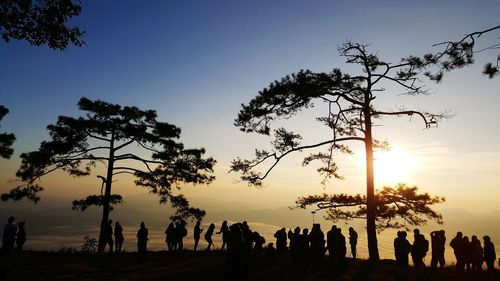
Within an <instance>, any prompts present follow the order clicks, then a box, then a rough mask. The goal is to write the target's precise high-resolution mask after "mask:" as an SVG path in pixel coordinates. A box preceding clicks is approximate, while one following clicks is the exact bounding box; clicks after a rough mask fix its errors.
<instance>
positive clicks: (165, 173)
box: [17, 98, 215, 253]
mask: <svg viewBox="0 0 500 281" xmlns="http://www.w3.org/2000/svg"><path fill="white" fill-rule="evenodd" d="M78 106H79V108H80V110H82V111H84V112H85V115H84V116H83V117H78V118H73V117H67V116H59V118H58V121H57V123H56V124H54V125H49V126H48V127H47V129H48V130H49V134H50V137H51V140H50V141H43V142H42V143H41V145H40V148H39V149H38V150H37V151H33V152H29V153H23V154H21V159H22V164H21V167H20V168H19V170H18V172H17V176H18V177H19V178H20V179H21V180H23V181H24V182H25V184H26V186H32V185H33V184H34V183H35V181H37V180H38V179H40V178H41V177H43V176H45V175H47V174H49V173H51V172H53V171H55V170H63V171H65V172H67V173H69V174H70V175H72V176H76V177H79V176H86V175H89V174H90V173H91V170H92V168H94V167H95V166H96V165H97V164H103V165H104V166H105V168H106V176H105V177H102V176H101V177H102V178H103V180H104V181H105V184H104V193H103V194H102V195H96V196H94V197H91V198H90V199H89V198H87V199H86V200H83V202H80V201H76V203H74V207H75V208H77V209H85V208H86V207H88V206H89V205H102V220H101V234H100V236H99V247H98V252H99V253H102V252H103V250H104V246H105V244H104V237H103V228H102V227H103V226H104V224H105V223H106V222H107V221H108V218H109V211H110V208H111V203H113V202H114V203H117V202H116V201H114V199H116V197H114V195H112V194H111V187H112V183H113V179H114V177H115V176H118V175H123V174H128V175H132V176H134V177H135V183H136V184H137V185H139V186H143V187H146V188H148V189H149V191H150V192H152V193H155V194H158V195H159V196H160V203H163V204H164V203H167V202H170V203H171V205H172V207H174V208H176V209H177V213H176V216H182V217H188V216H194V217H195V218H200V217H202V216H203V215H204V214H205V212H204V211H202V210H199V209H196V208H190V207H189V203H188V201H187V200H186V199H185V198H184V197H183V196H182V195H173V194H172V187H177V188H180V184H181V183H193V184H209V183H211V182H212V181H213V180H214V179H215V177H214V176H213V175H212V173H213V166H214V164H215V160H214V159H213V158H203V155H204V154H205V150H204V149H186V148H184V145H183V144H182V143H180V142H178V141H176V140H177V139H178V138H179V136H180V133H181V130H180V129H179V128H178V127H176V126H174V125H171V124H169V123H165V122H159V121H157V120H156V118H157V115H156V112H155V111H154V110H140V109H139V108H137V107H133V106H125V107H122V106H120V105H117V104H111V103H107V102H104V101H100V100H97V101H91V100H89V99H87V98H81V99H80V101H79V102H78ZM148 155H149V156H148ZM113 198H114V199H113ZM120 199H121V198H120Z"/></svg>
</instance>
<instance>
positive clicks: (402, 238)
mask: <svg viewBox="0 0 500 281" xmlns="http://www.w3.org/2000/svg"><path fill="white" fill-rule="evenodd" d="M406 236H407V234H406V231H398V237H397V238H396V239H394V255H395V256H396V264H397V265H398V266H399V267H402V268H406V267H408V254H409V253H410V251H411V248H412V246H411V244H410V241H408V239H406Z"/></svg>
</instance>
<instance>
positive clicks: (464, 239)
mask: <svg viewBox="0 0 500 281" xmlns="http://www.w3.org/2000/svg"><path fill="white" fill-rule="evenodd" d="M24 225H25V222H24V221H21V222H19V223H17V224H16V223H15V218H14V217H12V216H11V217H9V218H8V221H7V224H6V225H5V227H4V230H3V240H2V249H1V253H0V256H3V255H8V256H10V255H12V253H13V252H14V249H17V250H18V251H19V252H20V251H22V250H23V245H24V243H25V242H26V231H25V229H24ZM186 225H187V223H186V221H184V220H180V221H178V222H171V223H170V224H169V225H168V227H167V229H166V230H165V242H166V244H167V249H168V251H176V252H182V251H183V249H184V246H183V239H184V238H185V237H186V236H187V234H188V231H187V228H186ZM203 232H204V229H202V228H201V220H198V221H197V222H196V225H195V226H194V230H193V238H194V251H196V250H197V248H198V245H199V241H200V238H201V235H202V233H203ZM214 232H215V224H214V223H211V224H210V226H209V227H208V229H207V230H206V231H205V232H204V238H205V241H206V242H207V248H206V250H211V249H212V247H213V246H214V243H213V239H212V236H213V234H214ZM215 233H216V234H222V246H221V247H220V249H221V250H224V249H225V248H226V247H227V264H228V267H229V269H230V270H236V271H238V272H241V271H242V270H243V271H244V269H245V263H246V260H247V259H248V258H249V257H251V256H260V255H261V254H262V252H263V250H265V251H266V253H268V254H270V255H273V256H282V255H285V254H290V257H291V263H292V266H294V267H302V268H303V269H304V270H305V271H306V272H310V271H312V272H315V271H319V270H321V269H322V268H323V267H324V266H325V265H328V267H329V268H331V269H333V270H334V271H337V272H345V271H346V270H347V261H346V255H347V247H346V238H345V236H344V235H343V234H342V230H341V229H340V228H338V227H336V226H335V225H334V226H332V227H331V229H330V230H329V231H328V232H327V233H326V239H325V234H324V233H323V231H322V230H321V225H320V224H318V223H316V224H313V227H312V229H311V231H310V232H309V229H307V228H304V229H302V231H301V229H300V227H296V228H295V229H294V230H293V231H292V230H291V229H289V230H288V232H287V231H286V229H285V228H281V229H279V230H278V231H276V233H275V234H274V238H275V239H276V241H275V245H276V247H275V246H274V243H268V245H267V247H265V248H264V245H265V243H266V239H265V238H264V237H263V236H262V235H260V234H259V233H258V232H257V231H252V230H251V229H250V227H249V225H248V223H247V222H246V221H244V222H242V223H234V224H232V225H231V226H228V222H227V221H224V222H223V223H222V225H221V227H220V230H219V231H218V232H215ZM413 234H414V240H413V244H412V243H410V242H409V241H408V239H407V233H406V231H398V233H397V237H396V238H395V239H394V253H395V257H396V264H397V265H398V266H399V267H400V268H402V269H404V268H407V267H408V263H409V258H408V256H409V255H411V257H412V260H413V265H414V268H415V269H416V270H417V271H418V270H420V269H422V268H425V264H424V262H423V260H424V258H425V256H426V255H427V252H428V251H429V241H428V240H427V239H426V238H425V236H424V235H423V234H421V233H420V231H419V230H418V229H415V230H414V232H413ZM101 235H102V238H103V241H104V245H103V246H104V249H105V247H106V246H107V245H108V246H109V250H110V252H111V253H113V249H115V252H116V253H120V252H121V251H122V246H123V242H124V237H123V228H122V226H121V224H120V222H118V221H117V222H115V224H114V229H113V221H112V220H108V221H107V222H105V223H104V224H103V225H102V231H101ZM148 235H149V231H148V229H147V228H146V226H145V224H144V222H141V224H140V228H139V230H138V231H137V235H136V237H137V249H138V252H139V254H140V256H142V257H144V256H145V255H146V253H147V243H148V240H149V238H148ZM348 235H349V244H350V248H351V255H352V258H353V259H356V256H357V251H356V246H357V242H358V234H357V232H356V231H355V230H354V229H353V228H352V227H350V228H349V234H348ZM113 237H114V239H113ZM430 240H431V247H432V248H431V249H432V258H431V268H432V269H433V270H436V269H437V267H438V266H439V267H440V268H444V266H445V255H444V251H445V247H446V236H445V231H444V230H439V231H433V232H431V233H430ZM15 245H17V247H14V246H15ZM450 246H451V248H453V251H454V254H455V257H456V260H457V262H456V270H457V271H458V272H459V273H462V272H463V271H464V270H467V272H478V271H481V268H482V264H483V262H485V263H486V266H487V269H488V271H493V270H494V262H495V260H496V253H495V246H494V244H493V243H492V241H491V238H490V237H489V236H487V235H486V236H484V237H483V244H482V245H481V241H480V240H479V239H478V238H477V236H476V235H473V236H472V237H471V239H470V240H469V237H468V236H464V235H463V234H462V233H461V232H458V233H457V235H456V236H455V238H453V239H452V240H451V242H450ZM327 251H328V259H325V254H326V252H327ZM325 261H326V262H325Z"/></svg>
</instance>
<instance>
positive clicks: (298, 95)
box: [231, 42, 447, 260]
mask: <svg viewBox="0 0 500 281" xmlns="http://www.w3.org/2000/svg"><path fill="white" fill-rule="evenodd" d="M339 53H340V55H341V56H343V57H345V59H346V62H347V63H348V64H354V65H357V66H359V67H360V68H361V71H360V72H359V73H356V74H355V75H349V74H346V73H343V72H342V71H341V70H340V69H333V70H332V71H331V72H330V73H315V72H312V71H310V70H301V71H299V72H297V73H294V74H292V75H288V76H285V77H283V78H282V79H281V80H279V81H274V82H273V83H271V84H270V85H269V87H268V88H265V89H263V90H262V91H260V92H259V95H257V96H256V97H255V98H254V99H252V100H251V101H250V102H249V103H248V105H242V109H241V111H240V112H239V114H238V117H237V119H236V120H235V126H237V127H239V128H240V129H241V130H242V131H244V132H254V133H258V134H264V135H269V134H270V132H271V124H272V123H273V122H274V121H276V120H277V119H288V118H291V117H293V116H294V115H295V114H296V113H297V112H299V111H301V110H304V109H310V108H312V107H313V106H315V105H318V104H319V103H321V102H322V103H324V104H326V107H327V109H328V114H327V115H326V116H323V117H319V118H317V120H318V121H320V122H321V123H323V124H324V125H325V126H326V127H327V128H328V130H330V131H331V137H330V138H328V139H325V140H324V141H320V142H317V143H312V144H306V145H302V144H301V143H300V141H301V139H302V137H301V135H299V134H295V133H293V132H290V131H288V130H286V129H284V128H278V129H276V130H275V136H274V140H273V141H272V145H273V149H272V150H256V151H255V158H253V159H250V160H246V159H241V158H237V159H235V160H233V162H232V165H231V171H236V172H241V179H242V180H243V181H246V182H248V183H249V184H251V185H256V186H258V185H261V184H262V181H263V180H264V179H265V178H266V177H267V176H268V175H269V173H270V172H271V170H272V169H273V168H274V167H275V166H276V165H277V164H278V163H279V162H280V161H281V160H282V159H283V158H284V157H286V156H287V155H289V154H291V153H293V152H300V151H304V150H310V149H315V148H320V147H326V149H325V150H326V151H325V152H318V153H312V154H310V155H309V156H307V157H305V158H304V161H303V165H308V164H310V163H311V162H313V161H320V162H321V163H322V165H321V166H320V167H319V168H318V172H319V173H320V174H321V175H322V176H323V177H324V179H323V182H325V181H327V180H329V179H331V178H339V179H340V178H342V176H341V175H340V173H339V172H338V166H337V165H336V163H335V161H334V159H333V157H334V153H335V152H342V153H348V154H350V153H352V151H351V149H350V148H349V146H348V145H346V144H345V143H346V142H352V141H359V142H362V143H363V144H364V148H365V154H366V197H360V200H365V205H366V223H367V236H368V252H369V256H370V259H373V260H378V259H379V253H378V247H377V236H376V220H377V208H380V206H381V205H379V204H378V202H377V197H376V194H375V186H374V172H373V151H374V149H377V148H385V147H387V143H385V142H381V141H378V140H376V139H374V136H373V133H372V128H373V126H374V120H377V119H380V118H381V117H382V116H417V117H419V118H421V119H422V120H423V122H424V127H425V128H430V127H433V126H435V125H437V122H438V121H439V120H440V119H442V118H445V117H447V115H446V114H445V113H440V114H432V113H428V112H424V111H416V110H409V109H406V108H400V109H398V110H393V111H384V110H379V109H377V108H376V105H375V104H374V100H375V98H376V97H377V95H382V94H384V93H385V89H384V87H386V86H387V85H388V84H393V85H394V86H396V87H399V88H400V89H401V90H400V93H402V94H406V95H413V96H414V95H425V94H427V90H426V89H425V88H424V87H423V85H421V84H420V80H419V75H420V74H421V73H422V72H423V71H425V70H426V69H427V68H428V67H429V66H431V65H433V64H435V63H436V58H435V56H434V55H432V54H428V55H425V56H424V58H422V59H421V58H418V57H414V56H410V57H407V58H403V59H401V61H400V62H399V63H389V62H386V61H383V60H381V59H379V57H378V56H377V55H376V54H372V53H370V52H368V51H367V49H366V46H365V45H361V44H357V43H351V42H347V43H345V44H344V45H343V46H342V47H341V48H340V49H339ZM266 164H268V165H269V166H267V167H266V168H264V171H263V172H262V171H258V170H256V169H257V167H260V166H262V165H266Z"/></svg>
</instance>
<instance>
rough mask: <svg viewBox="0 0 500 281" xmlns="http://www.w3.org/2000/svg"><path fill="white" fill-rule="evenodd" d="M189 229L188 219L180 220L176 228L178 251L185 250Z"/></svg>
mask: <svg viewBox="0 0 500 281" xmlns="http://www.w3.org/2000/svg"><path fill="white" fill-rule="evenodd" d="M187 233H188V231H187V228H186V221H185V220H180V221H179V222H178V223H177V226H176V228H175V238H176V241H177V251H179V252H180V253H182V252H183V251H184V237H186V235H187Z"/></svg>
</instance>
